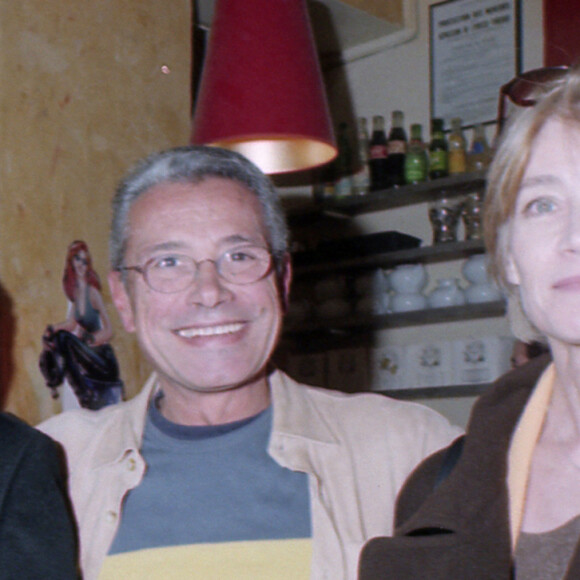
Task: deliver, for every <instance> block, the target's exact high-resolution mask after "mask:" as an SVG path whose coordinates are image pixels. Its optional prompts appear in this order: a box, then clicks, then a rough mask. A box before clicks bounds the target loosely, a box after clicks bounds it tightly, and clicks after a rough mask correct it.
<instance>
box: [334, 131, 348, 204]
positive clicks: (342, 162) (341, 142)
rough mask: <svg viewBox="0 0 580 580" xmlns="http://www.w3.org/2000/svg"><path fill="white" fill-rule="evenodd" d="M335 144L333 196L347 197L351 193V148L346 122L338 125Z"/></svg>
mask: <svg viewBox="0 0 580 580" xmlns="http://www.w3.org/2000/svg"><path fill="white" fill-rule="evenodd" d="M337 144H338V157H337V159H336V182H335V184H334V196H335V197H348V196H350V195H352V148H351V145H350V136H349V133H348V125H347V124H346V123H340V125H339V126H338V139H337Z"/></svg>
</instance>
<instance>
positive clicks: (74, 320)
mask: <svg viewBox="0 0 580 580" xmlns="http://www.w3.org/2000/svg"><path fill="white" fill-rule="evenodd" d="M62 282H63V288H64V292H65V294H66V296H67V298H68V300H69V308H68V313H67V318H66V320H65V321H64V322H60V323H58V324H53V325H49V326H47V327H46V330H45V332H44V335H43V337H42V342H43V351H42V354H41V355H40V361H39V366H40V370H41V372H42V374H43V376H44V379H45V381H46V385H47V387H49V388H50V389H51V390H52V396H53V398H57V397H58V391H57V387H58V386H59V385H61V384H62V383H63V381H64V380H66V381H67V382H68V383H69V385H70V386H71V387H72V390H73V391H74V393H75V395H76V397H77V399H78V401H79V403H80V405H81V407H84V408H86V409H92V410H96V409H100V408H101V407H104V406H106V405H110V404H113V403H118V402H119V401H121V400H122V399H123V382H122V381H121V378H120V374H119V365H118V363H117V359H116V357H115V353H114V351H113V348H112V347H111V345H110V344H108V343H109V340H110V339H111V337H112V335H113V333H112V329H111V322H110V320H109V317H108V315H107V311H106V309H105V305H104V302H103V298H102V296H101V283H100V281H99V277H98V275H97V273H96V272H95V271H94V270H93V268H92V264H91V256H90V253H89V248H88V246H87V244H86V243H85V242H83V241H80V240H76V241H74V242H73V243H72V244H71V245H70V246H69V247H68V252H67V257H66V264H65V269H64V275H63V280H62Z"/></svg>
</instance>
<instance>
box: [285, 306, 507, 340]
mask: <svg viewBox="0 0 580 580" xmlns="http://www.w3.org/2000/svg"><path fill="white" fill-rule="evenodd" d="M504 314H505V302H504V301H503V300H500V301H497V302H484V303H482V304H466V305H464V306H447V307H445V308H429V309H426V310H413V311H411V312H398V313H393V314H384V315H381V316H354V315H353V316H346V317H342V318H335V319H333V318H324V319H315V320H310V321H307V322H300V323H296V324H292V323H291V322H289V323H288V324H287V326H286V329H285V335H286V336H288V337H290V336H292V335H305V334H309V335H314V334H326V335H332V334H338V335H340V334H344V333H345V332H347V333H349V334H350V333H355V332H363V331H368V330H382V329H386V328H402V327H405V326H416V325H424V324H439V323H441V322H454V321H458V320H473V319H476V318H491V317H497V316H503V315H504Z"/></svg>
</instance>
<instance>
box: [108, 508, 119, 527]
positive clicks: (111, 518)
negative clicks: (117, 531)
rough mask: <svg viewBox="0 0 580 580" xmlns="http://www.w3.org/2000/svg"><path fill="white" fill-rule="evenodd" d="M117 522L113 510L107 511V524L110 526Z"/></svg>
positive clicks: (115, 513)
mask: <svg viewBox="0 0 580 580" xmlns="http://www.w3.org/2000/svg"><path fill="white" fill-rule="evenodd" d="M116 521H117V512H115V511H113V510H109V511H108V512H107V522H109V523H110V524H112V523H114V522H116Z"/></svg>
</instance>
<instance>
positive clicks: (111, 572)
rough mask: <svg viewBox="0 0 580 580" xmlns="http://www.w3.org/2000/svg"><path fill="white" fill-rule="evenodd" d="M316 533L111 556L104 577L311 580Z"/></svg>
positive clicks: (103, 579)
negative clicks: (298, 536)
mask: <svg viewBox="0 0 580 580" xmlns="http://www.w3.org/2000/svg"><path fill="white" fill-rule="evenodd" d="M311 560H312V540H311V539H310V538H300V539H290V540H263V541H248V542H224V543H220V544H192V545H186V546H169V547H163V548H148V549H145V550H137V551H135V552H124V553H121V554H114V555H112V556H108V557H107V558H106V559H105V562H104V565H103V569H102V570H101V574H100V576H99V580H119V578H122V579H123V580H159V579H160V578H163V580H185V579H187V580H194V579H199V580H224V578H235V579H236V580H308V578H310V563H311Z"/></svg>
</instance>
